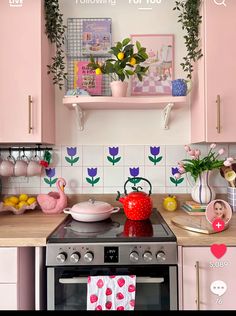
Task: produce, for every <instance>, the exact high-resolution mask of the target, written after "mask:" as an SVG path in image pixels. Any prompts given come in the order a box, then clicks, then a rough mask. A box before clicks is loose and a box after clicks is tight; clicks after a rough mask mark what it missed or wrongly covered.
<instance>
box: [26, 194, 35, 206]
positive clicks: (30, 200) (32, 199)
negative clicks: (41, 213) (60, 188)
mask: <svg viewBox="0 0 236 316" xmlns="http://www.w3.org/2000/svg"><path fill="white" fill-rule="evenodd" d="M34 202H36V198H35V197H33V196H32V197H30V198H28V200H27V204H29V205H31V204H33V203H34Z"/></svg>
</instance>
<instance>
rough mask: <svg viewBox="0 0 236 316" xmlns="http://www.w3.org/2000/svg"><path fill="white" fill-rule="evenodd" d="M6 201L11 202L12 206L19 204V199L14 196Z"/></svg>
mask: <svg viewBox="0 0 236 316" xmlns="http://www.w3.org/2000/svg"><path fill="white" fill-rule="evenodd" d="M8 201H10V202H12V203H13V204H17V203H18V202H19V199H18V197H16V196H10V197H9V198H8Z"/></svg>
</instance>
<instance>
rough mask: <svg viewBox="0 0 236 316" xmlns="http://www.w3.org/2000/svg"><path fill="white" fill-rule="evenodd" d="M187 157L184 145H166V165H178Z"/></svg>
mask: <svg viewBox="0 0 236 316" xmlns="http://www.w3.org/2000/svg"><path fill="white" fill-rule="evenodd" d="M186 157H187V155H186V151H185V150H184V146H175V145H174V146H166V165H170V166H172V165H174V166H177V165H178V162H180V161H181V160H183V159H185V158H186Z"/></svg>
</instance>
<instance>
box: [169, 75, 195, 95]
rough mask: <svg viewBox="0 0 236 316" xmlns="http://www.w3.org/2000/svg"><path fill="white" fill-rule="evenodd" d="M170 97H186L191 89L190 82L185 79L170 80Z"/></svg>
mask: <svg viewBox="0 0 236 316" xmlns="http://www.w3.org/2000/svg"><path fill="white" fill-rule="evenodd" d="M171 83H172V96H173V97H180V96H186V95H187V94H188V93H189V92H190V91H191V88H192V84H191V81H190V80H185V79H176V80H172V81H171Z"/></svg>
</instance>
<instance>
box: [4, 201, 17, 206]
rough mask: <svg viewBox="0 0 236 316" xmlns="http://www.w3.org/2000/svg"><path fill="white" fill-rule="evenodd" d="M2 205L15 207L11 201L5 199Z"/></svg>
mask: <svg viewBox="0 0 236 316" xmlns="http://www.w3.org/2000/svg"><path fill="white" fill-rule="evenodd" d="M4 206H13V207H15V204H14V203H12V202H11V201H7V202H4Z"/></svg>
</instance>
